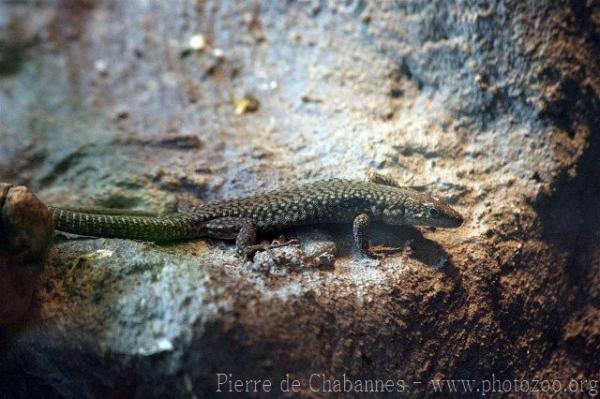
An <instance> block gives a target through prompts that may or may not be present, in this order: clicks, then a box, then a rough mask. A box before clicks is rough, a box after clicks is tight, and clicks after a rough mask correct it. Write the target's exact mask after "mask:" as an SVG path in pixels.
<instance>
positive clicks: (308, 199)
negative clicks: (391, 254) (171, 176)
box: [49, 175, 463, 257]
mask: <svg viewBox="0 0 600 399" xmlns="http://www.w3.org/2000/svg"><path fill="white" fill-rule="evenodd" d="M370 178H371V180H372V181H371V182H358V181H351V180H342V179H330V180H323V181H318V182H314V183H309V184H305V185H300V186H295V187H291V188H286V189H282V190H277V191H272V192H268V193H263V194H257V195H254V196H250V197H244V198H237V199H231V200H225V201H217V202H213V203H210V204H207V205H205V206H203V207H201V208H199V209H198V210H197V211H195V212H193V213H173V214H168V215H164V216H156V215H152V214H148V213H143V212H142V213H134V212H128V211H120V210H94V209H86V210H78V209H67V208H57V207H49V209H50V211H51V213H52V216H53V219H54V224H55V228H56V229H57V230H60V231H65V232H68V233H74V234H79V235H85V236H98V237H115V238H129V239H136V240H143V241H154V242H170V241H180V240H188V239H195V238H201V237H211V238H219V239H236V240H237V242H236V244H237V247H238V249H239V250H240V252H242V253H243V254H245V255H250V254H252V253H254V252H255V251H256V250H259V249H264V248H263V247H260V246H257V245H255V244H256V235H257V234H260V233H263V232H269V231H277V230H282V229H286V228H290V227H296V226H303V225H312V224H321V223H353V231H354V238H355V241H356V244H357V246H358V248H359V249H360V250H361V251H362V252H363V253H365V254H366V255H368V256H371V257H377V256H379V254H376V253H374V252H372V251H371V250H370V249H369V245H368V234H367V231H368V226H369V224H370V222H371V221H373V220H375V221H380V222H383V223H386V224H390V225H422V226H433V227H449V228H454V227H459V226H460V225H461V224H462V222H463V218H462V216H461V215H460V214H459V213H458V212H457V211H455V210H454V209H452V208H451V207H450V206H448V205H447V204H445V203H443V202H441V201H439V200H436V199H434V198H432V197H430V196H428V195H426V194H423V193H419V192H416V191H412V190H409V189H406V188H401V187H398V186H397V185H396V184H395V183H394V182H392V181H391V180H389V179H387V178H384V177H382V176H379V175H372V176H371V177H370ZM280 245H281V244H280Z"/></svg>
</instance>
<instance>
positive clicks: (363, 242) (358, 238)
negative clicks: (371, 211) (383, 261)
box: [352, 213, 402, 258]
mask: <svg viewBox="0 0 600 399" xmlns="http://www.w3.org/2000/svg"><path fill="white" fill-rule="evenodd" d="M370 224H371V218H370V217H369V215H367V214H366V213H361V214H360V215H358V216H356V217H355V218H354V222H353V223H352V235H353V236H354V243H355V244H356V246H357V247H358V249H359V250H360V252H362V253H363V254H365V255H366V256H368V257H369V258H383V257H385V255H388V254H393V253H397V252H400V251H402V248H400V247H398V248H392V247H377V248H374V250H371V249H370V248H369V225H370Z"/></svg>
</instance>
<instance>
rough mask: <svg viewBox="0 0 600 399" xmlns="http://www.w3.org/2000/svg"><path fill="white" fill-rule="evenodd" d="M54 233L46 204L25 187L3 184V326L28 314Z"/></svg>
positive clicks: (0, 196) (0, 301)
mask: <svg viewBox="0 0 600 399" xmlns="http://www.w3.org/2000/svg"><path fill="white" fill-rule="evenodd" d="M53 236H54V228H53V226H52V218H51V217H50V213H49V212H48V208H47V207H46V205H44V204H43V203H42V202H41V201H40V200H39V199H38V198H37V197H36V196H35V195H34V194H33V193H32V192H31V191H29V190H28V189H27V188H26V187H13V186H11V185H10V184H4V183H0V327H2V326H6V325H9V324H13V323H15V322H16V321H18V320H20V319H21V318H23V317H24V316H25V315H26V314H27V311H28V309H29V306H30V304H31V299H32V294H33V290H34V289H35V286H36V284H37V282H38V276H39V274H40V272H41V271H42V267H43V265H44V262H45V260H46V256H47V254H48V250H49V249H50V245H51V243H52V238H53Z"/></svg>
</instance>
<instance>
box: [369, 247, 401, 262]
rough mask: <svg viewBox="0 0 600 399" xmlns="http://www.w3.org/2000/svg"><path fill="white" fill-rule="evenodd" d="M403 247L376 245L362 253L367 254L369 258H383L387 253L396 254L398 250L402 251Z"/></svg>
mask: <svg viewBox="0 0 600 399" xmlns="http://www.w3.org/2000/svg"><path fill="white" fill-rule="evenodd" d="M404 249H405V248H404V247H383V246H377V247H374V248H373V249H372V250H368V251H364V254H365V255H367V256H368V257H369V258H373V259H383V258H385V257H386V256H387V255H392V254H397V253H398V252H402V251H403V250H404Z"/></svg>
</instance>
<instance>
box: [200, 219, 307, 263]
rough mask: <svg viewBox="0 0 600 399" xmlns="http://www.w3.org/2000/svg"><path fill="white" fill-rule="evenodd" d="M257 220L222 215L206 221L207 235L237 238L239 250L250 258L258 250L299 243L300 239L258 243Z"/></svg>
mask: <svg viewBox="0 0 600 399" xmlns="http://www.w3.org/2000/svg"><path fill="white" fill-rule="evenodd" d="M257 230H258V228H257V226H256V221H255V220H254V219H250V218H236V217H222V218H217V219H213V220H210V221H209V222H207V223H206V235H207V236H208V237H211V238H218V239H223V240H233V239H235V245H236V247H237V252H238V254H239V255H240V256H243V257H244V258H245V259H250V258H252V256H254V254H255V253H256V252H258V251H267V250H269V249H272V248H280V247H284V246H286V245H292V244H297V243H298V240H289V241H286V242H282V243H277V244H270V245H262V244H257V243H256V232H257Z"/></svg>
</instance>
